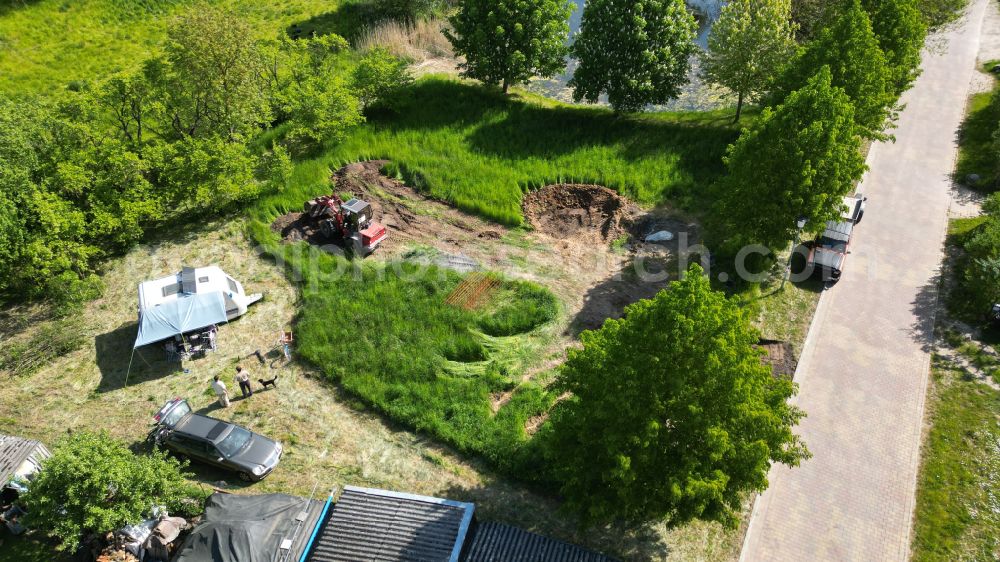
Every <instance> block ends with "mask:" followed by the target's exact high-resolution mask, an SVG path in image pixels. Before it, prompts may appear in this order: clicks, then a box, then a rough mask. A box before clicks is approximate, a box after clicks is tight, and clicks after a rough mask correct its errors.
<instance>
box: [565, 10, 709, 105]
mask: <svg viewBox="0 0 1000 562" xmlns="http://www.w3.org/2000/svg"><path fill="white" fill-rule="evenodd" d="M696 31H697V24H696V22H695V20H694V16H693V15H692V14H691V12H690V11H689V10H688V8H687V6H686V5H685V4H684V0H639V1H636V0H589V1H588V2H587V4H586V5H585V6H584V8H583V20H582V23H581V25H580V32H579V34H578V35H577V36H576V38H575V40H574V42H573V47H572V51H573V55H574V56H575V57H576V58H577V60H579V63H580V64H579V66H578V67H577V68H576V70H575V71H574V73H573V78H572V79H571V80H570V82H569V85H570V87H572V88H573V99H575V100H576V101H580V100H586V101H588V102H590V103H595V102H597V101H598V100H600V98H601V95H602V94H607V96H608V102H609V103H610V104H611V107H613V108H614V109H615V111H638V110H641V109H642V108H643V107H645V106H647V105H649V104H663V103H666V102H668V101H670V100H672V99H674V98H676V97H677V96H678V95H680V93H681V87H682V86H684V84H686V83H687V81H688V70H689V69H690V64H691V61H690V58H691V55H692V54H693V53H694V52H695V49H697V47H696V45H695V44H694V38H695V33H696Z"/></svg>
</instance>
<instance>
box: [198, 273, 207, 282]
mask: <svg viewBox="0 0 1000 562" xmlns="http://www.w3.org/2000/svg"><path fill="white" fill-rule="evenodd" d="M198 282H199V283H208V275H206V276H204V277H199V278H198Z"/></svg>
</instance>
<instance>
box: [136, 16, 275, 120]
mask: <svg viewBox="0 0 1000 562" xmlns="http://www.w3.org/2000/svg"><path fill="white" fill-rule="evenodd" d="M147 74H148V75H149V78H150V80H151V83H153V84H155V85H156V86H157V88H158V90H157V96H158V98H159V100H161V104H162V108H163V113H164V114H163V116H162V118H161V120H162V121H163V122H164V123H165V124H167V125H168V126H169V129H170V130H172V131H173V133H174V135H176V136H178V137H185V136H188V137H195V136H200V135H218V136H222V137H224V138H227V139H234V138H236V137H238V136H245V135H248V134H251V133H253V132H254V131H256V130H257V129H258V128H259V127H260V126H261V125H262V124H264V123H268V122H269V121H270V119H271V107H270V104H269V103H268V97H267V89H266V84H267V82H266V71H265V67H264V59H263V56H262V53H261V50H260V48H259V46H258V43H257V41H256V40H255V33H254V30H253V28H252V27H251V26H250V25H249V24H248V23H247V22H246V21H245V20H244V19H242V18H239V17H237V16H236V15H235V14H231V13H227V12H223V11H221V10H219V9H217V8H213V7H211V6H208V5H199V6H198V7H196V8H195V9H191V10H187V11H185V12H184V13H182V14H181V15H179V16H177V17H176V18H175V19H174V20H173V21H172V22H171V23H170V25H169V27H168V28H167V42H166V44H165V45H164V57H163V58H162V59H157V60H155V61H152V62H150V63H149V64H148V65H147Z"/></svg>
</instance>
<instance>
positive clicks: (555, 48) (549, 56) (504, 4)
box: [445, 0, 571, 93]
mask: <svg viewBox="0 0 1000 562" xmlns="http://www.w3.org/2000/svg"><path fill="white" fill-rule="evenodd" d="M570 12H571V9H570V5H569V3H568V2H567V1H566V0H461V2H460V3H459V7H458V12H457V13H456V14H455V15H453V16H452V17H451V18H450V19H449V21H450V22H451V26H452V28H453V29H452V30H445V35H446V36H447V37H448V40H449V41H451V44H452V47H453V48H454V50H455V54H457V55H460V56H462V57H465V61H464V62H462V63H461V65H460V66H461V68H462V75H463V76H466V77H469V78H474V79H476V80H480V81H482V82H483V83H484V84H487V85H489V86H497V85H500V86H501V87H502V89H503V91H504V93H507V90H508V89H509V88H510V86H513V85H515V84H520V83H524V82H527V81H528V80H529V79H531V78H532V77H535V76H542V77H551V76H554V75H555V74H556V73H558V72H560V71H561V70H562V69H563V68H565V66H566V54H567V53H568V48H567V47H566V41H567V39H568V36H569V15H570Z"/></svg>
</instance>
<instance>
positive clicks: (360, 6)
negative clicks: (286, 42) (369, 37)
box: [285, 0, 379, 43]
mask: <svg viewBox="0 0 1000 562" xmlns="http://www.w3.org/2000/svg"><path fill="white" fill-rule="evenodd" d="M378 21H379V14H378V12H377V11H376V10H375V8H374V6H373V4H372V3H371V2H366V1H363V0H349V1H348V2H345V3H343V4H341V5H340V6H338V7H337V9H335V10H333V11H332V12H326V13H323V14H318V15H315V16H313V17H311V18H309V19H305V20H302V21H297V22H295V23H293V24H291V25H289V26H288V27H287V28H285V33H286V34H288V36H289V37H291V38H292V39H308V38H311V37H322V36H324V35H331V34H336V35H340V36H341V37H343V38H344V39H347V40H348V41H350V42H352V43H353V42H354V41H355V40H356V39H357V38H358V36H359V35H360V33H361V32H362V31H364V30H365V29H366V28H367V27H369V26H371V25H373V24H375V23H377V22H378Z"/></svg>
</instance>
